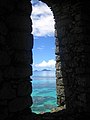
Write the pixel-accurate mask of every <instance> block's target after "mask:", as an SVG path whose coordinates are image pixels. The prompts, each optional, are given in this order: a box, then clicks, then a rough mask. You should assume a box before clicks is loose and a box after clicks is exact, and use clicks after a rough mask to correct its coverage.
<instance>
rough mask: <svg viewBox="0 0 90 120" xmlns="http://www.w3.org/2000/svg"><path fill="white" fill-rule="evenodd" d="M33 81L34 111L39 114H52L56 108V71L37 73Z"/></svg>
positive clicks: (34, 74)
mask: <svg viewBox="0 0 90 120" xmlns="http://www.w3.org/2000/svg"><path fill="white" fill-rule="evenodd" d="M32 80H33V81H32V87H33V92H32V98H33V105H32V107H31V108H32V111H33V112H35V113H37V114H38V113H42V112H50V111H51V110H52V109H53V108H56V106H57V103H56V101H57V100H56V98H57V97H56V78H55V71H35V72H33V76H32Z"/></svg>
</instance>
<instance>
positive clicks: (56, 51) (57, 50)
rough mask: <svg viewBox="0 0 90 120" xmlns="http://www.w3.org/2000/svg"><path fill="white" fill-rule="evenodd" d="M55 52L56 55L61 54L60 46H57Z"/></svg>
mask: <svg viewBox="0 0 90 120" xmlns="http://www.w3.org/2000/svg"><path fill="white" fill-rule="evenodd" d="M55 54H56V55H59V54H60V50H59V46H56V50H55Z"/></svg>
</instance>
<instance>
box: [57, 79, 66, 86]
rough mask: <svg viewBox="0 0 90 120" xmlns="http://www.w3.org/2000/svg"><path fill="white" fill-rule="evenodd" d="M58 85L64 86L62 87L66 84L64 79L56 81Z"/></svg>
mask: <svg viewBox="0 0 90 120" xmlns="http://www.w3.org/2000/svg"><path fill="white" fill-rule="evenodd" d="M56 85H57V86H60V85H61V86H62V85H64V83H63V78H61V79H56Z"/></svg>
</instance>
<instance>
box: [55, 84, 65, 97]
mask: <svg viewBox="0 0 90 120" xmlns="http://www.w3.org/2000/svg"><path fill="white" fill-rule="evenodd" d="M56 91H57V95H63V96H65V93H64V86H56Z"/></svg>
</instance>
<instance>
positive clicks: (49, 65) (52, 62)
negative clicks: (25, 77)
mask: <svg viewBox="0 0 90 120" xmlns="http://www.w3.org/2000/svg"><path fill="white" fill-rule="evenodd" d="M55 63H56V61H55V60H53V59H51V60H49V61H48V62H46V61H42V62H41V63H39V64H36V65H35V67H41V68H42V67H46V68H55Z"/></svg>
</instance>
